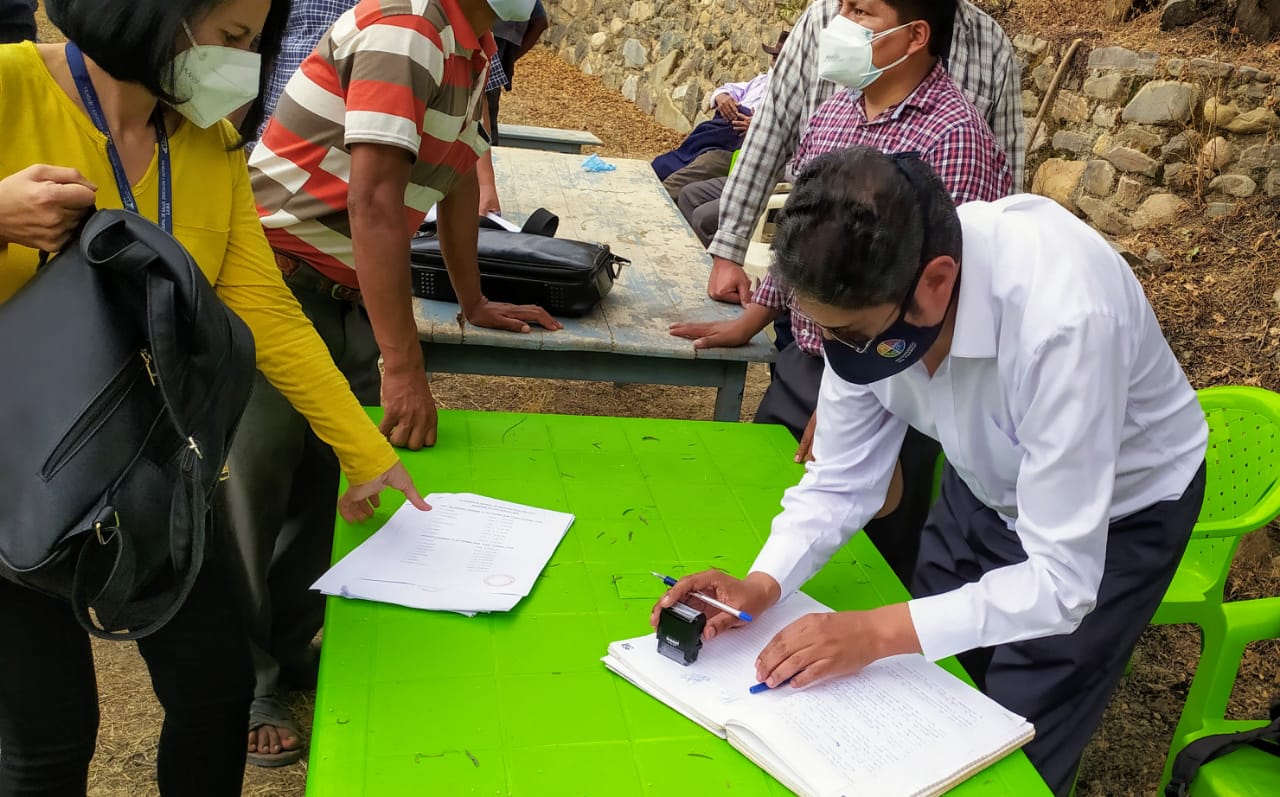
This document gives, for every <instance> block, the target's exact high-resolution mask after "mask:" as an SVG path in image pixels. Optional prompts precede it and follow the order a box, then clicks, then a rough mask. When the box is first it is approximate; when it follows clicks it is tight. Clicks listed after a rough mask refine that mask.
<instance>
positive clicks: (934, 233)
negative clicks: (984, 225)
mask: <svg viewBox="0 0 1280 797" xmlns="http://www.w3.org/2000/svg"><path fill="white" fill-rule="evenodd" d="M895 160H896V161H897V162H896V163H895V162H894V161H895ZM908 174H910V177H909V178H908V176H907V175H908ZM926 202H927V203H928V207H927V208H925V207H923V205H924V203H926ZM926 217H927V218H928V225H929V229H928V235H925V219H926ZM962 245H963V238H962V236H961V232H960V218H959V217H958V216H957V215H956V209H955V205H954V204H953V203H952V201H951V196H950V194H948V193H947V189H946V187H945V186H944V185H943V184H942V180H941V178H939V177H938V175H937V174H936V173H935V172H934V171H933V169H932V168H931V167H930V166H929V164H927V163H925V162H924V161H922V160H920V159H919V158H918V157H900V156H889V155H885V154H884V153H882V152H880V151H878V150H875V149H872V148H870V147H854V148H852V149H847V150H841V151H839V152H832V153H829V154H826V155H822V156H821V157H818V158H814V159H813V160H812V161H810V162H809V164H808V165H807V166H805V168H804V170H803V171H802V172H801V173H800V176H799V177H798V178H797V179H796V183H795V187H794V189H792V191H791V195H790V196H789V197H788V198H787V204H786V205H785V206H783V209H782V214H781V216H780V218H779V220H778V228H777V231H776V233H775V236H774V239H773V255H774V267H775V268H776V269H777V272H778V276H779V277H780V278H781V279H782V281H783V282H784V283H785V284H786V285H787V286H788V287H790V288H791V289H792V290H794V291H795V292H796V293H798V294H799V295H801V296H803V297H805V298H807V299H812V300H814V301H816V302H820V303H821V304H825V305H829V306H831V307H839V308H842V309H847V310H857V309H861V308H863V307H873V306H876V305H881V304H896V303H899V302H901V301H903V300H904V298H906V296H907V291H908V290H909V289H910V288H911V284H912V283H913V282H914V280H915V277H916V273H917V272H918V271H919V269H920V267H921V266H922V265H923V264H924V263H927V262H929V261H930V260H933V259H934V258H936V257H940V256H943V255H949V256H951V257H953V258H955V260H956V261H957V262H959V261H960V255H961V251H962Z"/></svg>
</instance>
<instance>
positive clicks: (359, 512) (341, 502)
mask: <svg viewBox="0 0 1280 797" xmlns="http://www.w3.org/2000/svg"><path fill="white" fill-rule="evenodd" d="M388 487H391V488H394V489H396V490H399V491H400V492H402V493H404V497H405V498H407V499H409V503H411V504H413V505H414V506H415V507H417V508H418V509H420V510H422V511H423V512H426V511H428V510H429V509H431V506H430V505H429V504H428V503H427V502H426V501H423V500H422V495H421V494H419V493H418V488H417V487H415V486H414V485H413V477H412V476H410V475H409V471H407V470H405V467H404V463H402V462H397V463H396V464H395V465H393V466H392V467H391V469H390V470H388V471H387V472H386V473H384V474H382V475H381V476H379V477H378V478H376V479H374V480H373V481H370V482H365V483H364V484H353V485H351V486H350V487H348V488H347V491H346V492H345V493H343V494H342V497H341V498H339V499H338V512H339V514H341V515H342V519H343V520H345V521H347V522H348V523H363V522H364V521H366V520H368V519H369V518H371V517H373V510H375V509H377V508H378V507H379V506H381V505H382V499H381V498H380V497H379V496H380V494H381V493H382V491H383V490H385V489H386V488H388Z"/></svg>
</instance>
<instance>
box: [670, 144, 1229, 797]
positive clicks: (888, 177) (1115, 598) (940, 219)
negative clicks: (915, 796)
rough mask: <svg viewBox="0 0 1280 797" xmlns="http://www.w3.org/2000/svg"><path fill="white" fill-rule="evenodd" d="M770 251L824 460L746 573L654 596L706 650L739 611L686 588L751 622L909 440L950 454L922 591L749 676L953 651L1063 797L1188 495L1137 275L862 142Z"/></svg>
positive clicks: (881, 490)
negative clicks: (803, 344)
mask: <svg viewBox="0 0 1280 797" xmlns="http://www.w3.org/2000/svg"><path fill="white" fill-rule="evenodd" d="M774 249H775V252H776V256H777V257H776V268H777V271H778V276H779V277H780V278H781V279H782V280H783V281H784V282H786V283H787V284H788V285H789V286H791V288H793V289H794V290H795V292H796V294H797V295H798V297H799V299H798V301H799V305H800V308H801V309H802V311H803V312H804V314H805V315H807V316H809V317H811V318H813V319H814V321H815V322H816V323H817V324H819V325H820V328H821V329H822V330H823V333H822V334H823V342H822V346H823V349H824V350H825V352H826V359H827V367H826V372H825V373H824V374H823V377H822V395H821V398H820V400H819V409H818V429H817V432H816V434H815V436H814V449H815V451H816V454H817V458H816V460H815V461H814V462H813V463H811V464H810V465H809V467H808V469H807V472H806V473H805V475H804V478H803V479H802V480H801V481H800V483H799V485H797V486H796V487H793V488H791V489H790V490H788V491H787V493H786V495H785V496H784V497H783V499H782V506H783V510H782V513H781V514H779V515H778V516H777V517H776V518H774V521H773V528H772V532H771V534H770V535H769V539H768V541H766V542H765V544H764V548H763V549H762V550H761V552H760V554H759V556H757V557H756V560H755V563H754V564H753V565H752V566H751V569H750V572H749V574H748V575H747V577H746V578H745V579H743V580H739V579H737V578H734V577H732V576H730V575H728V574H727V573H724V572H722V571H715V570H708V571H704V572H702V573H698V574H695V575H692V576H688V577H686V578H683V579H681V580H680V581H679V582H677V583H676V585H675V586H674V587H673V588H672V589H671V591H670V592H668V593H667V595H665V596H664V597H663V598H662V600H661V601H660V605H662V606H669V605H671V604H672V602H674V601H677V600H680V601H686V602H689V603H691V604H692V605H693V606H695V607H696V608H698V609H699V610H701V611H703V612H705V613H706V614H707V617H708V618H709V619H708V623H707V627H706V630H705V631H704V634H703V636H704V638H705V639H707V640H714V639H715V638H717V637H718V636H719V635H720V634H721V633H722V632H724V631H725V630H726V629H727V628H730V627H731V626H733V625H735V624H737V618H736V617H734V616H731V615H728V614H725V613H723V612H720V611H719V610H717V609H715V608H714V607H712V606H709V605H706V604H704V603H701V602H699V600H698V599H697V598H695V597H693V596H692V595H691V594H690V593H691V592H695V591H697V592H702V593H704V594H706V595H707V596H709V597H711V598H713V599H717V600H720V601H724V602H726V603H728V604H730V605H732V606H735V607H738V608H739V609H741V610H742V611H744V612H747V613H749V614H752V615H754V616H755V617H757V618H758V617H760V615H761V613H762V612H764V611H766V610H767V609H768V608H769V607H770V606H772V605H774V604H775V603H776V602H777V601H778V600H779V599H781V598H782V597H784V596H786V595H789V594H791V593H792V592H794V591H795V590H796V589H798V588H800V587H801V586H803V585H804V583H805V582H806V581H808V580H809V578H810V577H811V576H812V575H813V574H814V573H816V572H817V571H818V570H819V569H820V568H821V567H822V566H823V565H825V564H826V563H827V560H828V559H829V558H830V557H831V556H832V555H833V554H834V553H835V552H836V551H837V550H838V549H839V548H840V547H841V546H843V545H844V543H845V542H846V541H847V540H848V539H849V538H850V536H852V535H853V534H855V533H856V532H857V529H858V528H859V527H860V526H862V524H863V523H864V522H865V521H866V520H867V518H869V517H870V516H871V514H872V512H873V511H875V510H876V509H877V508H878V507H879V506H880V505H881V502H882V501H883V500H884V496H885V489H886V487H887V486H888V485H889V483H890V473H891V472H892V471H893V467H894V457H893V454H894V452H895V451H896V450H897V448H898V443H899V441H901V440H902V435H903V433H904V432H905V430H906V429H907V427H908V426H911V427H914V428H916V429H919V430H920V431H922V432H924V433H926V434H928V435H929V436H931V437H934V438H937V439H938V440H940V441H941V442H942V446H943V450H944V451H945V452H946V455H947V462H948V463H949V465H948V467H947V469H946V471H945V473H944V475H943V478H942V493H941V496H940V497H939V499H938V503H937V504H936V505H935V506H934V508H933V511H932V512H931V513H930V515H929V520H928V523H927V525H926V526H925V530H924V537H923V541H922V543H921V548H920V562H919V564H918V565H917V566H916V568H915V572H914V577H913V579H912V580H911V581H910V582H909V583H910V588H911V595H912V596H913V599H912V600H910V601H907V602H904V603H898V604H894V605H889V606H883V607H880V608H877V609H872V610H870V611H844V612H834V613H830V614H811V615H809V616H807V617H803V618H801V619H800V620H797V621H796V622H794V623H792V624H791V625H789V626H788V627H786V628H785V629H783V630H782V631H781V632H779V633H778V635H777V636H775V637H774V638H773V639H772V640H771V641H770V642H769V643H768V644H767V645H766V646H765V647H764V649H763V650H762V651H761V652H760V655H759V657H758V658H757V660H756V677H757V678H758V679H759V680H761V681H763V682H765V683H767V684H769V685H770V686H773V687H776V686H780V685H782V684H784V683H785V682H786V681H787V680H788V679H790V683H791V686H794V687H807V686H810V685H811V684H813V683H816V682H818V681H822V680H824V679H827V678H836V677H840V676H844V675H849V674H851V673H854V672H857V671H858V670H861V669H862V668H863V667H866V666H867V665H868V664H870V663H872V662H874V661H876V660H878V659H881V658H884V657H887V656H893V655H897V654H905V653H923V654H924V655H925V657H927V658H928V659H930V660H933V661H936V660H938V659H943V658H946V657H948V656H955V655H958V656H959V658H960V662H961V664H962V665H964V667H965V669H966V671H968V673H969V675H970V676H971V677H972V678H973V680H974V682H975V683H976V684H977V686H978V688H979V689H981V690H982V691H983V692H984V693H986V694H987V695H989V696H990V697H991V698H992V699H994V700H995V701H996V702H998V703H1000V704H1001V705H1003V706H1004V707H1005V708H1007V709H1009V710H1010V711H1013V712H1016V713H1018V714H1021V715H1022V716H1024V717H1026V718H1027V719H1028V720H1030V721H1031V722H1032V723H1033V724H1034V725H1035V731H1036V733H1035V739H1034V740H1033V741H1031V742H1030V743H1029V744H1027V746H1026V747H1025V748H1024V750H1025V752H1026V754H1027V757H1028V758H1029V759H1030V760H1031V763H1032V764H1033V765H1034V766H1035V768H1036V770H1037V771H1038V772H1039V773H1040V776H1041V777H1042V778H1043V779H1044V781H1045V783H1046V784H1048V786H1049V788H1050V789H1052V791H1053V793H1054V794H1056V795H1058V797H1066V796H1067V795H1068V794H1070V793H1071V790H1072V786H1073V783H1074V780H1075V772H1076V768H1077V766H1078V765H1079V762H1080V755H1081V753H1082V752H1083V751H1084V748H1085V745H1086V744H1088V742H1089V738H1090V736H1091V735H1092V734H1093V732H1094V730H1095V729H1096V728H1097V727H1098V723H1099V722H1100V721H1101V719H1102V713H1103V710H1104V709H1105V708H1106V705H1107V701H1108V699H1109V698H1110V696H1111V693H1112V691H1113V690H1114V689H1115V686H1116V684H1117V683H1118V682H1119V681H1120V678H1121V676H1122V675H1123V674H1124V670H1125V665H1126V663H1127V662H1128V660H1129V656H1130V655H1131V653H1132V651H1133V647H1134V645H1135V644H1136V643H1137V641H1138V638H1139V636H1140V635H1141V634H1142V632H1143V631H1144V630H1145V629H1146V627H1147V623H1148V622H1149V621H1150V620H1151V616H1152V614H1154V612H1155V610H1156V607H1157V606H1158V605H1159V604H1160V600H1161V598H1162V597H1163V596H1164V592H1165V589H1166V588H1167V587H1168V585H1169V582H1170V581H1171V580H1172V578H1173V574H1174V572H1175V570H1176V569H1177V567H1178V563H1179V561H1180V560H1181V557H1182V552H1183V550H1184V548H1185V547H1186V544H1187V540H1188V539H1189V538H1190V535H1191V529H1192V526H1193V525H1194V524H1195V522H1196V517H1197V515H1198V514H1199V512H1200V503H1201V500H1202V499H1203V497H1204V489H1205V469H1204V458H1205V445H1206V442H1207V438H1208V429H1207V427H1206V424H1205V418H1204V412H1203V411H1202V410H1201V409H1200V404H1199V402H1198V401H1197V400H1196V394H1195V391H1194V390H1192V389H1191V385H1189V384H1188V383H1187V378H1186V376H1185V375H1184V374H1183V372H1182V368H1181V367H1180V366H1179V365H1178V360H1177V359H1176V358H1175V357H1174V355H1173V352H1172V351H1171V350H1170V349H1169V344H1168V343H1167V342H1166V341H1165V337H1164V335H1163V333H1162V332H1161V330H1160V326H1159V324H1157V322H1156V317H1155V313H1153V312H1152V310H1151V305H1150V304H1149V303H1148V302H1147V299H1146V296H1145V295H1144V294H1143V290H1142V285H1141V284H1140V283H1139V282H1138V280H1137V279H1136V278H1135V276H1134V274H1133V270H1132V269H1130V268H1129V266H1128V264H1127V263H1125V261H1124V259H1123V258H1122V257H1120V256H1119V255H1118V254H1116V252H1115V250H1113V249H1112V248H1111V245H1110V244H1109V243H1107V241H1106V240H1105V239H1104V238H1103V237H1102V236H1101V235H1099V234H1098V233H1097V232H1095V231H1094V230H1092V229H1091V228H1090V227H1089V225H1088V224H1086V223H1085V222H1084V221H1082V220H1080V219H1077V218H1076V217H1075V216H1073V215H1071V213H1069V212H1068V211H1066V210H1063V209H1062V207H1061V206H1059V205H1058V204H1057V203H1055V202H1054V201H1053V200H1051V199H1046V198H1044V197H1038V196H1030V195H1017V196H1011V197H1007V198H1005V199H1001V200H999V201H997V202H990V203H988V202H971V203H969V204H967V205H964V206H962V207H960V208H958V209H957V208H955V207H954V205H953V204H952V202H951V200H950V199H949V198H948V197H947V192H946V189H945V188H944V187H943V185H942V182H941V181H940V180H939V179H938V176H937V175H936V174H934V173H933V171H932V170H931V169H930V168H929V167H928V166H926V165H925V164H923V163H921V162H920V161H919V160H918V159H915V158H911V157H895V156H886V155H884V154H882V153H879V152H876V151H874V150H871V149H866V148H856V149H853V150H848V151H845V152H837V153H832V154H831V155H826V156H824V157H822V158H819V159H818V160H816V161H813V162H812V163H810V164H809V165H808V167H807V168H806V169H805V171H804V172H803V173H802V174H801V175H800V178H799V180H798V181H797V183H796V186H795V190H794V191H793V192H792V193H791V196H790V197H789V198H788V199H787V204H786V210H785V211H784V213H783V215H782V220H781V222H780V223H779V225H778V232H777V237H776V238H775V239H774ZM657 613H658V609H657V607H655V611H654V617H653V618H652V621H656V619H657ZM708 644H712V645H714V644H719V643H715V642H714V641H711V642H709V643H708ZM793 676H794V677H793Z"/></svg>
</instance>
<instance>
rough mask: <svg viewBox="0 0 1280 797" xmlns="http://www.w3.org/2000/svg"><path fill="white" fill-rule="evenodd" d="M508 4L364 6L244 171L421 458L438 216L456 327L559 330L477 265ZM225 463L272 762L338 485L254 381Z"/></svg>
mask: <svg viewBox="0 0 1280 797" xmlns="http://www.w3.org/2000/svg"><path fill="white" fill-rule="evenodd" d="M514 5H515V7H514V8H513V0H361V1H360V3H358V4H357V5H356V6H355V7H354V8H352V9H350V10H348V11H346V12H345V13H343V14H342V15H341V16H340V17H339V18H338V20H337V21H336V22H334V23H333V25H332V26H331V27H330V28H328V31H327V32H326V33H325V34H324V35H323V36H322V38H321V40H320V42H319V44H318V45H317V46H316V48H315V49H314V51H313V52H311V53H310V54H309V55H308V56H307V57H306V59H305V60H304V61H303V64H302V67H301V68H300V69H298V70H297V71H296V72H295V73H294V74H293V76H292V77H291V78H290V79H289V81H288V83H287V84H286V86H285V89H284V92H283V93H282V94H281V95H280V100H279V103H278V104H277V105H276V110H275V113H274V114H273V115H272V117H271V121H270V122H269V123H268V124H267V126H266V128H265V129H264V130H263V132H262V139H261V140H260V141H259V143H258V146H257V147H255V148H254V151H253V155H252V156H251V157H250V159H249V173H250V177H251V179H252V181H253V190H254V194H255V197H256V199H257V204H258V213H259V216H260V217H261V222H262V226H263V227H264V228H266V234H267V240H268V241H269V242H270V243H271V246H272V248H273V249H274V250H275V255H276V257H275V259H276V262H277V264H278V265H279V266H280V269H281V270H282V271H283V273H284V274H285V283H286V284H287V285H288V286H289V287H290V288H291V289H292V290H293V293H294V295H295V296H296V298H297V300H298V302H299V303H301V305H302V309H303V312H305V313H306V314H307V316H308V317H309V318H310V319H311V321H312V322H313V323H314V325H315V327H316V329H317V330H318V331H319V333H320V337H321V338H323V339H324V341H325V342H326V343H327V344H328V346H329V350H330V353H331V354H332V355H333V357H334V360H335V361H336V362H337V363H338V367H339V369H340V370H341V371H342V373H343V375H344V376H346V378H347V380H348V382H349V384H350V386H351V389H352V391H353V392H354V393H355V394H356V396H357V398H359V400H360V401H361V403H362V404H364V405H366V406H368V405H377V404H381V405H382V406H383V409H384V420H383V423H382V430H383V432H384V433H386V434H387V435H388V437H389V439H390V440H391V442H392V444H394V445H397V446H401V447H407V448H411V449H415V450H416V449H420V448H422V447H423V446H430V445H432V444H434V442H435V438H436V406H435V401H434V399H433V397H432V395H431V387H430V384H429V382H428V380H427V375H426V370H425V368H424V365H423V355H422V347H421V343H420V341H419V338H418V330H417V326H416V325H415V323H414V319H413V305H412V302H411V298H412V291H411V287H410V271H409V240H410V237H411V236H412V235H413V233H414V232H415V231H416V230H417V229H418V226H419V225H420V224H421V223H422V221H423V219H424V217H425V215H426V212H427V210H428V209H429V208H430V207H431V206H432V205H437V208H438V220H439V223H438V232H439V235H440V240H441V248H442V250H443V252H444V257H445V265H446V266H447V268H448V271H449V278H450V280H451V282H452V284H453V287H454V289H455V291H456V293H457V295H458V297H459V299H460V301H459V304H460V305H461V310H462V313H461V317H462V318H464V319H465V321H467V322H469V323H471V324H473V325H475V326H482V327H490V328H497V329H505V330H509V331H512V332H517V333H519V332H528V331H529V329H530V325H531V324H540V325H541V326H542V327H543V328H544V329H548V330H551V329H559V328H560V324H559V322H557V321H555V320H554V319H552V318H551V316H550V315H548V314H547V312H546V311H545V310H543V309H542V308H540V307H536V306H532V305H521V306H516V305H511V304H506V303H501V302H490V301H489V300H488V299H487V298H486V297H485V296H484V294H483V292H482V291H481V288H480V270H479V266H478V264H477V262H476V238H477V233H478V223H479V219H478V217H477V215H476V208H477V207H478V204H479V194H480V188H479V184H478V181H477V175H476V172H477V170H476V161H477V160H478V159H479V158H480V157H482V156H483V155H484V154H485V153H486V152H487V151H488V147H487V145H486V144H485V142H484V140H483V137H482V135H481V133H480V131H479V128H478V125H477V120H478V118H479V117H480V115H481V106H482V105H483V104H484V102H483V96H482V89H483V86H484V81H485V79H486V75H487V73H488V68H489V62H490V59H491V58H492V56H493V53H494V52H495V50H494V45H493V39H492V37H491V36H490V34H489V28H490V27H491V26H492V25H493V23H494V22H495V21H496V20H497V18H498V17H497V12H496V11H495V10H494V8H495V7H498V8H500V10H501V11H502V12H503V14H504V15H506V16H511V15H513V14H514V15H519V14H521V13H523V14H524V15H525V16H527V15H528V13H529V12H530V10H531V9H532V7H533V0H514ZM441 42H445V43H447V46H445V47H444V50H443V52H442V51H441ZM424 109H426V110H425V112H424ZM380 357H381V360H382V361H383V363H384V364H385V374H384V373H380V365H379V360H380ZM230 466H231V470H232V472H234V473H237V474H238V475H237V477H236V478H234V479H231V480H230V481H228V482H227V484H226V488H227V489H225V490H223V491H221V493H220V495H221V499H220V500H221V501H222V502H223V506H221V507H220V509H222V511H220V512H218V511H215V512H214V518H215V522H217V523H220V524H225V525H227V526H228V527H229V529H230V531H229V532H228V533H230V534H231V535H232V537H233V538H234V539H235V540H236V541H237V545H238V547H239V549H240V551H241V553H242V555H243V557H244V559H245V561H246V569H247V571H248V573H249V579H250V581H251V582H253V583H255V584H256V585H257V586H256V587H254V589H253V592H254V594H253V601H254V609H255V611H258V612H261V613H262V614H261V616H260V617H258V618H257V619H256V620H255V624H257V630H255V632H254V633H255V643H257V644H259V645H260V646H267V647H266V649H265V650H262V649H260V650H259V653H264V652H265V653H266V656H265V657H262V656H260V657H259V659H258V664H259V668H258V673H259V678H262V679H263V680H262V681H260V682H259V685H258V694H257V697H256V699H255V701H254V706H253V713H252V716H251V718H250V723H249V725H250V730H251V731H256V732H251V733H250V734H249V742H248V744H249V750H250V752H251V753H252V755H251V757H250V760H251V761H253V762H254V763H260V764H264V765H279V764H281V763H288V759H289V758H293V759H296V758H297V757H298V755H299V753H298V751H299V750H300V749H301V740H300V738H299V734H298V730H297V726H296V723H294V722H293V720H292V718H291V717H290V715H289V711H288V709H287V707H286V706H284V704H283V703H282V702H281V701H280V700H279V699H278V698H279V694H278V692H271V691H269V690H270V689H271V687H272V685H273V684H274V683H277V682H278V677H277V676H276V675H275V672H276V669H275V668H277V666H278V665H279V666H285V667H288V666H289V665H290V664H294V663H296V657H298V656H299V655H300V654H304V653H305V651H306V646H307V645H308V643H309V642H310V641H311V639H312V637H314V636H315V634H316V631H318V630H319V627H320V623H321V621H322V619H323V616H324V600H323V598H322V597H321V596H319V595H318V594H316V593H313V592H310V591H309V590H308V587H309V586H310V585H311V583H313V582H314V581H315V579H316V578H319V576H320V575H321V574H322V573H323V572H324V570H325V569H326V568H327V567H328V564H329V556H330V550H331V548H332V539H333V511H332V509H331V508H330V507H329V503H331V502H329V501H328V500H327V499H325V500H322V497H323V496H328V495H331V494H333V493H334V491H335V490H336V489H337V478H338V472H337V470H336V465H335V463H334V460H333V453H332V451H331V450H330V448H329V446H327V445H325V444H324V443H322V442H321V441H320V440H318V439H317V438H316V437H315V436H314V435H312V434H310V433H309V432H308V430H307V429H306V427H305V425H304V424H302V423H301V419H300V418H299V417H298V415H297V413H295V412H293V411H292V410H291V409H290V407H289V406H288V405H287V404H286V403H284V402H282V401H281V398H280V396H279V394H278V393H276V392H275V391H274V390H273V389H272V388H271V387H270V386H269V385H266V384H263V383H262V381H261V380H259V382H258V384H256V385H255V387H254V391H253V394H252V396H251V397H250V399H249V406H248V408H247V409H246V410H245V414H244V418H243V420H242V421H241V424H240V429H239V433H238V434H237V435H236V440H235V443H234V445H233V447H232V450H231V456H230ZM277 601H282V602H284V604H285V608H286V609H287V612H286V611H284V610H282V609H279V608H277V606H276V602H277ZM291 659H294V660H293V661H291ZM264 740H265V741H264ZM286 753H288V755H285V754H286Z"/></svg>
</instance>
